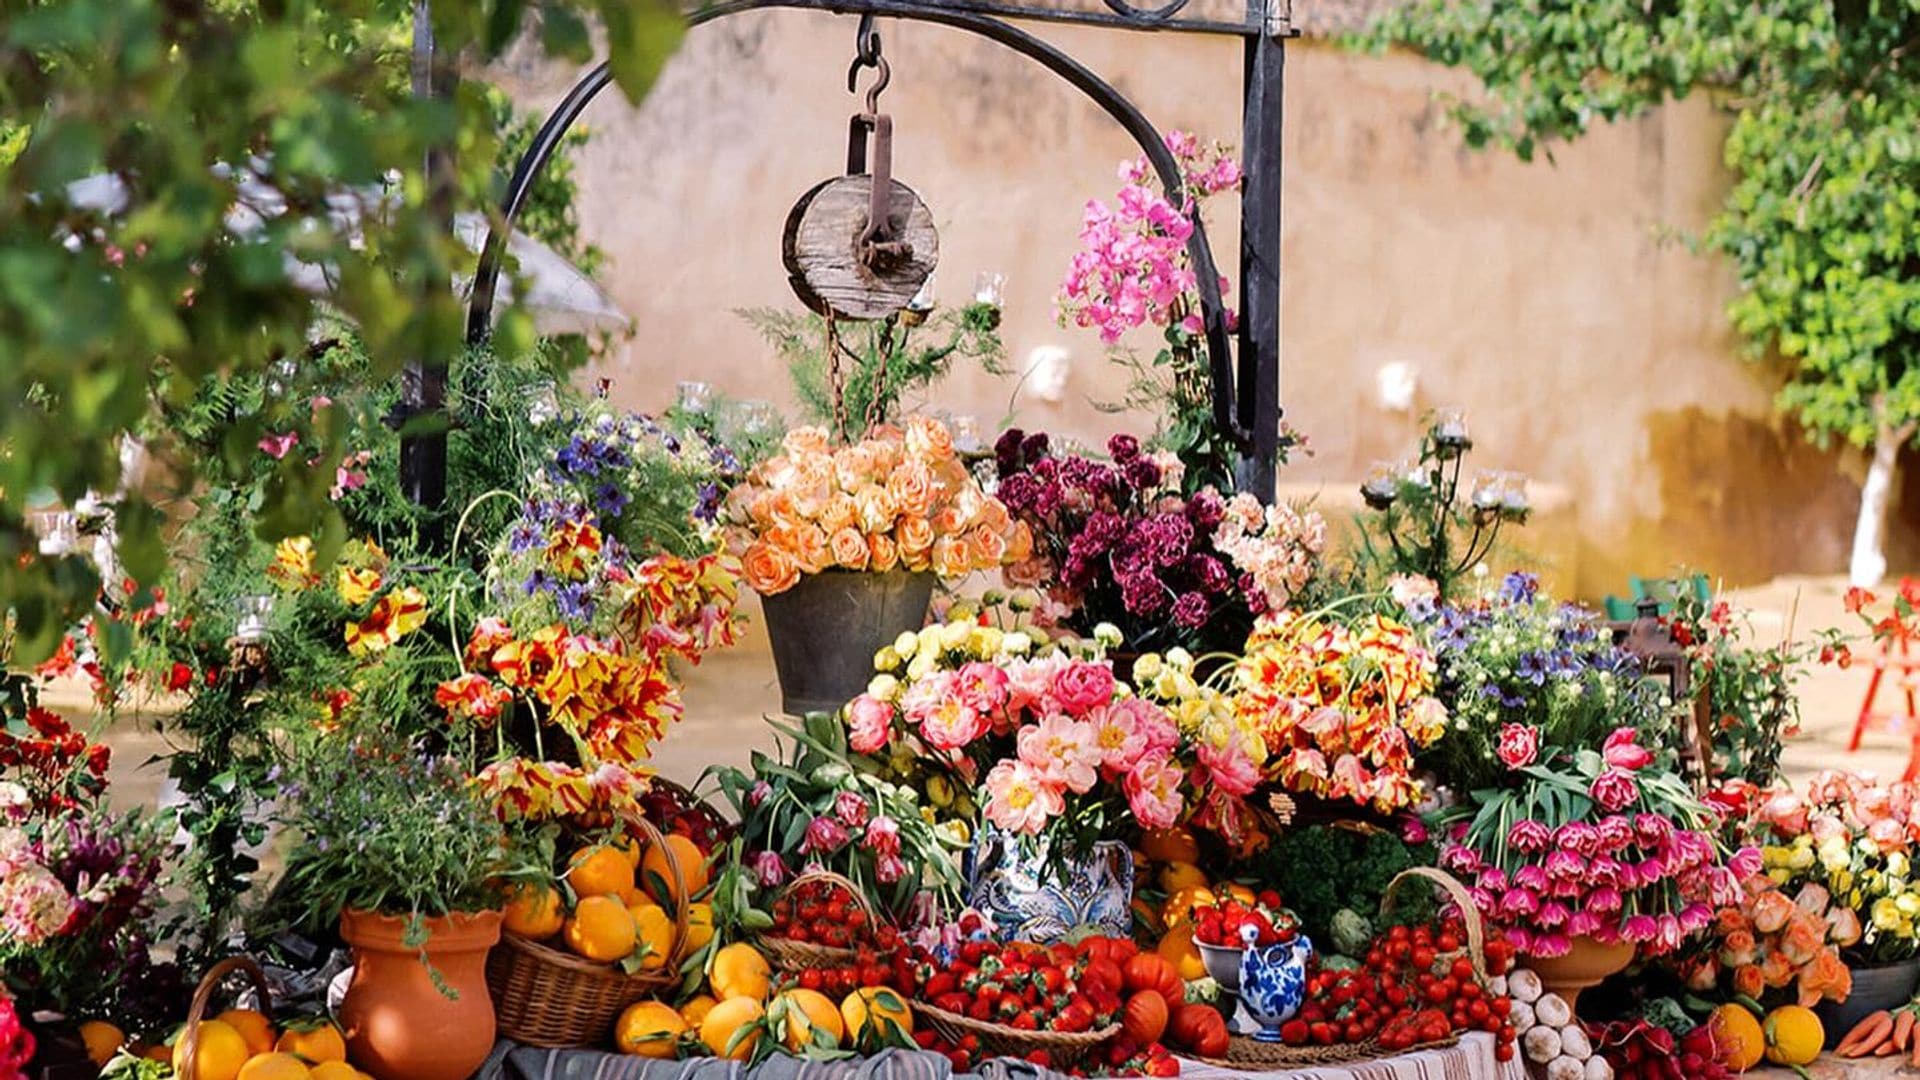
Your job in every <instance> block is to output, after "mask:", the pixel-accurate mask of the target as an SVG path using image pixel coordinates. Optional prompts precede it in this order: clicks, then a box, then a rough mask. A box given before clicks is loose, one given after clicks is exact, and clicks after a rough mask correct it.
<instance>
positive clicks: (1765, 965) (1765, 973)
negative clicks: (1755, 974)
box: [1760, 949, 1797, 990]
mask: <svg viewBox="0 0 1920 1080" xmlns="http://www.w3.org/2000/svg"><path fill="white" fill-rule="evenodd" d="M1796 970H1797V969H1796V968H1795V967H1794V965H1793V961H1792V960H1789V959H1787V954H1786V953H1783V952H1781V951H1779V950H1778V949H1775V950H1773V951H1771V952H1769V953H1767V958H1766V959H1764V960H1762V961H1760V977H1761V978H1763V979H1765V980H1766V982H1767V986H1768V987H1769V988H1770V989H1774V990H1778V989H1779V988H1780V987H1782V986H1785V985H1787V984H1788V983H1790V982H1792V981H1793V976H1794V972H1795V971H1796Z"/></svg>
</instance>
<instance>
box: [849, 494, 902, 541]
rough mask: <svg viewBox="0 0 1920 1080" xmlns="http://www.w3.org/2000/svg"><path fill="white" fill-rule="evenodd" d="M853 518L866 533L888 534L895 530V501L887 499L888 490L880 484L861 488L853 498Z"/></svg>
mask: <svg viewBox="0 0 1920 1080" xmlns="http://www.w3.org/2000/svg"><path fill="white" fill-rule="evenodd" d="M853 516H854V520H855V523H856V524H858V525H859V526H860V528H861V529H863V530H864V531H866V532H870V533H877V532H886V531H888V530H889V529H892V528H893V517H894V510H893V500H892V499H890V498H888V497H887V489H886V488H883V487H881V486H879V485H878V484H874V485H870V486H868V487H864V488H861V489H860V490H859V492H858V493H856V494H855V495H854V496H853Z"/></svg>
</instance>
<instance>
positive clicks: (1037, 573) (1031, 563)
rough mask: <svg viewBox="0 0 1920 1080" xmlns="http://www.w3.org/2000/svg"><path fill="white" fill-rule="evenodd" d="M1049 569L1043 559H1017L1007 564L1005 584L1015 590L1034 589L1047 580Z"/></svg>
mask: <svg viewBox="0 0 1920 1080" xmlns="http://www.w3.org/2000/svg"><path fill="white" fill-rule="evenodd" d="M1049 569H1050V567H1049V566H1048V565H1047V560H1045V559H1039V558H1026V559H1017V560H1015V561H1013V562H1010V563H1008V564H1007V570H1006V579H1007V584H1009V585H1011V586H1013V587H1014V588H1016V589H1031V588H1034V587H1036V586H1038V585H1039V584H1040V583H1041V582H1043V581H1045V580H1047V574H1048V571H1049Z"/></svg>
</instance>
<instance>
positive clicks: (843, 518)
mask: <svg viewBox="0 0 1920 1080" xmlns="http://www.w3.org/2000/svg"><path fill="white" fill-rule="evenodd" d="M856 517H857V512H856V510H855V508H854V503H853V496H851V495H847V494H845V493H842V492H835V493H834V495H833V496H832V497H831V498H829V499H828V500H827V504H826V505H825V506H823V507H821V508H820V527H821V528H823V529H825V530H827V531H828V532H830V533H837V532H839V531H840V530H842V529H849V528H852V526H853V523H854V521H855V520H856Z"/></svg>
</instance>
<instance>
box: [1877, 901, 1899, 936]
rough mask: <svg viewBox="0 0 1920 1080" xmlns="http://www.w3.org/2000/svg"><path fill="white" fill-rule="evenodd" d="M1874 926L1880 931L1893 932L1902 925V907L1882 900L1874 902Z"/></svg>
mask: <svg viewBox="0 0 1920 1080" xmlns="http://www.w3.org/2000/svg"><path fill="white" fill-rule="evenodd" d="M1872 918H1873V925H1874V927H1875V928H1876V929H1879V930H1892V929H1893V928H1895V927H1897V926H1899V925H1900V905H1898V904H1895V903H1894V902H1893V901H1892V900H1890V899H1886V898H1882V899H1879V900H1875V901H1874V902H1873V912H1872Z"/></svg>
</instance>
